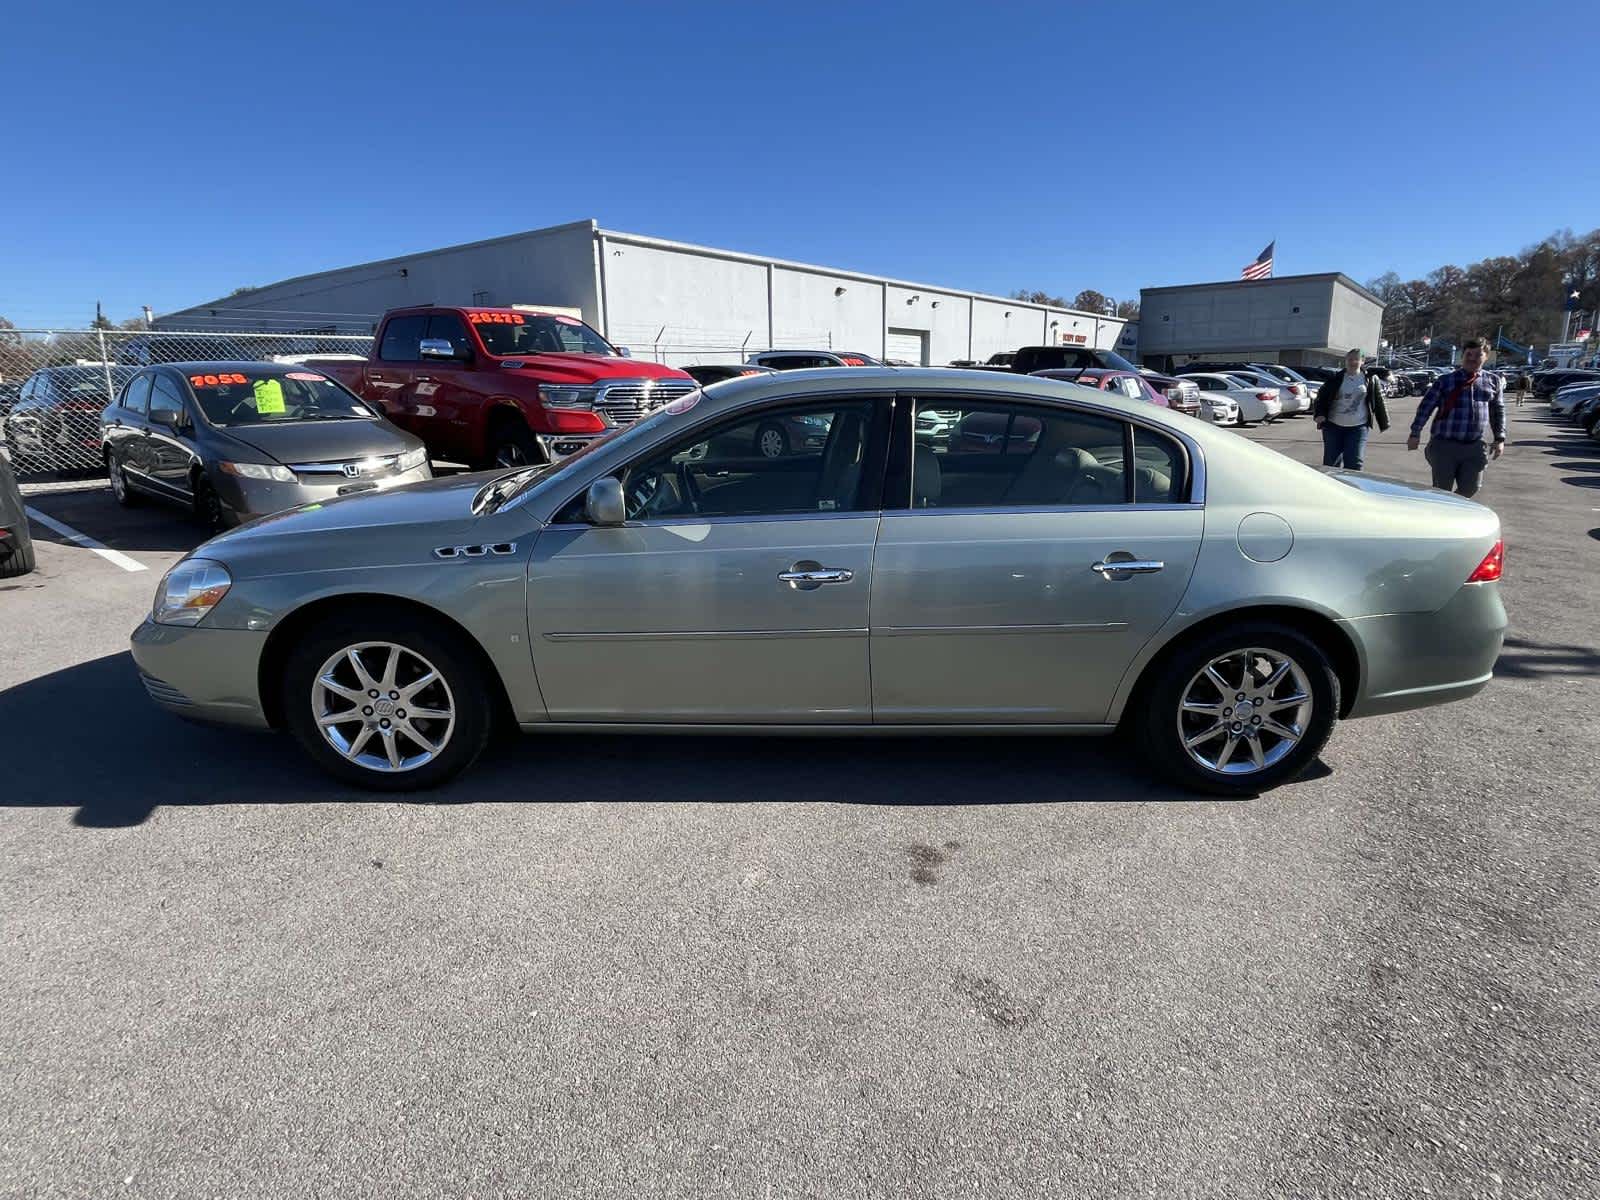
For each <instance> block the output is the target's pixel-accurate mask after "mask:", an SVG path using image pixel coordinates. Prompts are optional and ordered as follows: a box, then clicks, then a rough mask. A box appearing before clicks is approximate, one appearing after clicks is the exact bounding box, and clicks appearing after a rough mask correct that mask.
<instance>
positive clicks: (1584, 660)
mask: <svg viewBox="0 0 1600 1200" xmlns="http://www.w3.org/2000/svg"><path fill="white" fill-rule="evenodd" d="M1494 673H1495V674H1496V675H1503V676H1509V677H1510V678H1512V679H1538V678H1541V677H1544V676H1549V675H1600V650H1596V649H1595V648H1594V647H1593V646H1562V645H1557V644H1554V643H1550V642H1536V641H1533V640H1532V639H1530V638H1524V637H1508V638H1506V640H1505V649H1504V650H1502V651H1501V652H1500V657H1499V658H1498V659H1497V660H1495V664H1494Z"/></svg>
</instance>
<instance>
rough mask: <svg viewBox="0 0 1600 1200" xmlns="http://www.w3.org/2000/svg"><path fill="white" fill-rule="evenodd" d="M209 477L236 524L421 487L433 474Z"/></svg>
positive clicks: (423, 468)
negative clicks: (290, 510) (414, 485)
mask: <svg viewBox="0 0 1600 1200" xmlns="http://www.w3.org/2000/svg"><path fill="white" fill-rule="evenodd" d="M209 474H210V479H211V483H212V486H213V487H215V488H216V490H217V497H218V498H219V499H220V500H221V501H222V507H223V510H224V512H225V514H226V515H227V516H229V517H231V518H232V519H233V521H234V522H235V523H238V522H242V521H249V520H252V519H253V518H255V517H268V516H271V515H272V514H273V513H277V512H282V511H283V510H284V509H286V508H298V507H299V506H300V505H302V504H322V503H326V502H327V501H329V500H337V499H339V498H340V497H341V496H359V495H362V494H364V493H370V492H380V491H387V490H388V489H389V488H394V487H402V486H404V485H405V484H408V483H421V482H422V481H423V480H424V479H432V478H433V471H432V470H430V469H429V467H428V464H427V463H423V464H422V466H420V467H413V468H412V469H411V470H409V471H403V472H401V473H400V474H398V475H384V476H380V477H377V478H362V477H361V476H357V477H355V478H353V479H349V478H346V477H345V476H343V475H329V476H327V477H326V479H323V478H319V477H312V476H305V475H301V476H298V477H297V478H296V480H295V482H294V483H279V482H277V481H276V480H273V479H241V478H240V477H239V476H237V475H226V474H223V473H222V472H221V471H212V472H210V473H209Z"/></svg>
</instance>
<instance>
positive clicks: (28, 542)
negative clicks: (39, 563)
mask: <svg viewBox="0 0 1600 1200" xmlns="http://www.w3.org/2000/svg"><path fill="white" fill-rule="evenodd" d="M34 565H35V559H34V554H33V540H32V539H31V538H28V539H25V540H18V541H17V542H16V544H14V545H13V546H12V547H11V551H10V553H6V552H4V551H0V579H15V578H17V577H18V576H19V575H26V574H27V573H28V572H29V571H31V570H33V568H34Z"/></svg>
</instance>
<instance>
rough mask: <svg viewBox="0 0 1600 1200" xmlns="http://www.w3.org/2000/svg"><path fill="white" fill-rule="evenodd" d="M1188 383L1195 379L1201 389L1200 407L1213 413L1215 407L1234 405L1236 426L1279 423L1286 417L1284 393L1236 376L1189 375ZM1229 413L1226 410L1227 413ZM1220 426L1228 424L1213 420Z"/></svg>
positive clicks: (1214, 418) (1233, 419)
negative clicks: (1256, 422)
mask: <svg viewBox="0 0 1600 1200" xmlns="http://www.w3.org/2000/svg"><path fill="white" fill-rule="evenodd" d="M1184 378H1185V379H1192V380H1194V382H1195V386H1197V387H1198V388H1199V389H1200V403H1201V404H1203V405H1205V406H1206V409H1207V411H1208V412H1209V411H1211V408H1212V405H1213V404H1217V405H1231V406H1232V409H1233V417H1232V422H1231V423H1232V424H1236V425H1246V424H1249V423H1250V422H1253V421H1275V420H1277V419H1278V417H1280V416H1281V415H1282V414H1283V401H1282V400H1281V399H1280V398H1279V397H1280V389H1278V388H1275V387H1267V386H1266V385H1264V384H1260V383H1254V382H1251V381H1249V380H1245V379H1241V378H1239V377H1238V376H1236V375H1234V374H1232V373H1231V372H1230V373H1228V374H1222V373H1220V372H1219V373H1218V374H1215V375H1210V374H1207V375H1190V374H1185V375H1184ZM1223 411H1224V412H1226V408H1224V409H1223ZM1212 420H1213V421H1216V422H1217V423H1218V424H1226V423H1228V422H1225V421H1223V420H1221V419H1219V418H1217V417H1213V418H1212Z"/></svg>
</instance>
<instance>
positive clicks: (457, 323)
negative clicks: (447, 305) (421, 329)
mask: <svg viewBox="0 0 1600 1200" xmlns="http://www.w3.org/2000/svg"><path fill="white" fill-rule="evenodd" d="M428 336H429V337H430V338H442V339H443V340H444V341H447V342H449V343H450V349H451V350H453V351H455V353H456V354H458V355H468V354H471V353H472V339H471V338H469V337H468V336H467V327H466V326H465V325H463V324H462V323H461V318H460V317H458V316H456V315H455V313H434V314H433V316H431V317H429V318H428Z"/></svg>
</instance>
